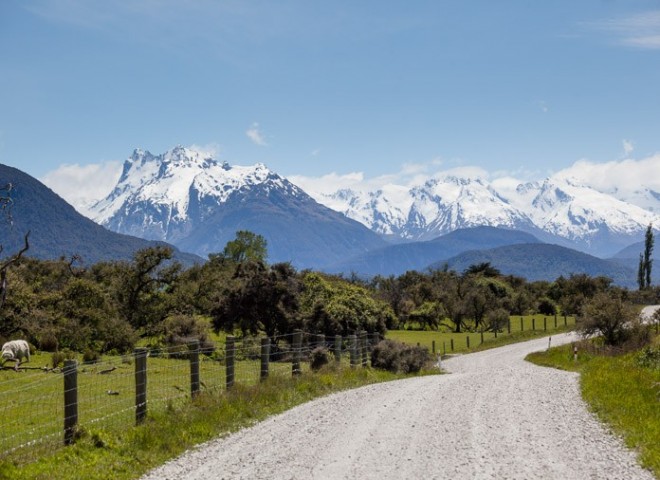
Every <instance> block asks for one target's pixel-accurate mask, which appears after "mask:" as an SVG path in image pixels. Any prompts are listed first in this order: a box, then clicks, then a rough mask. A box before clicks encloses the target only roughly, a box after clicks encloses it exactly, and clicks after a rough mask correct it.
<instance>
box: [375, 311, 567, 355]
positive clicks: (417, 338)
mask: <svg viewBox="0 0 660 480" xmlns="http://www.w3.org/2000/svg"><path fill="white" fill-rule="evenodd" d="M555 319H556V323H555ZM573 327H575V317H563V316H557V317H555V316H547V315H546V316H544V315H526V316H522V317H521V316H514V317H511V318H510V329H511V333H509V325H507V326H505V327H504V328H503V329H502V330H501V331H500V332H498V333H497V336H496V335H495V333H494V332H483V343H482V334H481V332H462V333H454V332H450V331H447V330H446V329H445V331H442V330H390V331H388V332H387V334H386V335H385V337H386V338H390V339H392V340H398V341H400V342H404V343H408V344H411V345H420V346H422V347H426V348H428V349H429V351H433V342H434V341H435V353H436V354H441V355H444V354H448V355H449V354H451V353H461V352H467V351H470V350H476V349H482V348H492V347H497V346H500V345H505V344H507V343H512V342H517V341H522V340H527V339H529V338H533V337H536V336H543V335H552V334H553V333H558V332H564V331H566V330H568V329H571V328H573ZM468 338H469V346H468ZM452 344H453V349H452Z"/></svg>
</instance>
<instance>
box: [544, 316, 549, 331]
mask: <svg viewBox="0 0 660 480" xmlns="http://www.w3.org/2000/svg"><path fill="white" fill-rule="evenodd" d="M543 331H544V332H546V331H548V319H547V318H545V317H543Z"/></svg>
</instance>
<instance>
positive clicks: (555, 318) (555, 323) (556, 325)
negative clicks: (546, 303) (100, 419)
mask: <svg viewBox="0 0 660 480" xmlns="http://www.w3.org/2000/svg"><path fill="white" fill-rule="evenodd" d="M556 329H557V314H556V313H555V330H556Z"/></svg>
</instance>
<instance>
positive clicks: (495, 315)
mask: <svg viewBox="0 0 660 480" xmlns="http://www.w3.org/2000/svg"><path fill="white" fill-rule="evenodd" d="M508 323H509V312H507V311H506V310H504V309H503V308H497V309H495V310H491V311H490V312H488V313H487V314H486V325H487V328H488V330H490V331H491V332H500V331H502V330H503V329H504V327H506V326H507V324H508Z"/></svg>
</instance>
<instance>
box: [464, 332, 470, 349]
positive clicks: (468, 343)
mask: <svg viewBox="0 0 660 480" xmlns="http://www.w3.org/2000/svg"><path fill="white" fill-rule="evenodd" d="M465 338H466V339H467V348H470V335H468V336H467V337H465Z"/></svg>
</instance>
